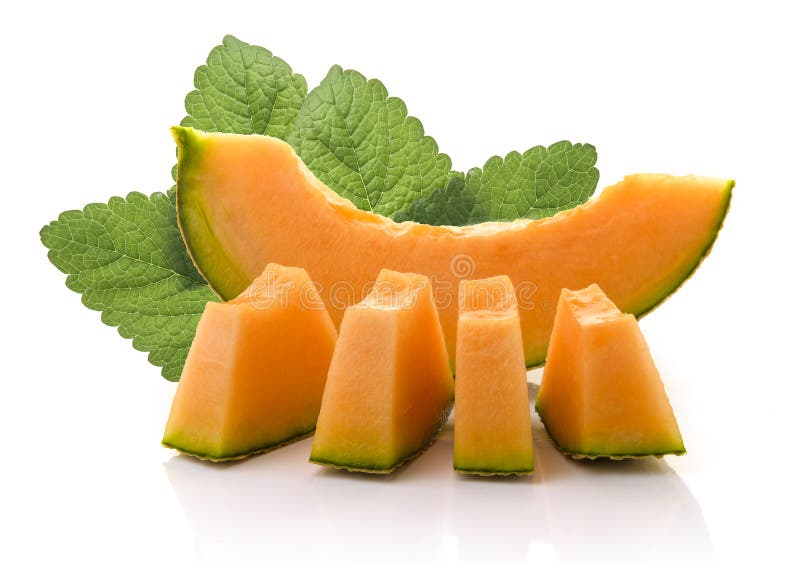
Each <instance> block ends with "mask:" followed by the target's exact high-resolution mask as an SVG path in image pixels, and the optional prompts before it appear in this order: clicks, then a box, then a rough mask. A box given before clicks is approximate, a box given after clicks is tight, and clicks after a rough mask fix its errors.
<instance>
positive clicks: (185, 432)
mask: <svg viewBox="0 0 800 563" xmlns="http://www.w3.org/2000/svg"><path fill="white" fill-rule="evenodd" d="M335 342H336V327H335V326H334V324H333V321H332V320H331V318H330V316H329V315H328V312H327V310H326V309H325V304H324V303H323V302H322V300H321V299H320V297H319V294H318V293H317V291H316V287H315V286H314V285H313V284H312V282H311V279H310V278H309V277H308V274H307V273H306V272H305V270H303V269H301V268H285V267H283V266H279V265H277V264H269V265H267V267H266V269H265V270H264V272H263V273H262V275H261V276H259V277H258V278H256V280H255V281H254V282H253V284H252V285H251V286H250V287H249V288H248V289H247V290H246V291H245V292H243V293H242V294H241V295H240V296H239V297H237V298H236V299H234V300H233V301H230V302H228V303H208V304H207V305H206V308H205V311H204V312H203V315H202V317H201V318H200V323H199V324H198V326H197V334H196V335H195V338H194V341H193V342H192V347H191V349H190V350H189V355H188V357H187V359H186V364H185V365H184V368H183V373H182V374H181V379H180V381H179V383H178V389H177V391H176V393H175V399H174V400H173V403H172V409H171V411H170V414H169V420H168V421H167V427H166V430H165V432H164V439H163V443H164V445H166V446H168V447H171V448H175V449H177V450H180V451H181V452H184V453H187V454H191V455H194V456H196V457H199V458H203V459H209V460H212V461H221V460H226V459H235V458H240V457H244V456H247V455H249V454H252V453H256V452H260V451H265V450H269V449H272V448H275V447H277V446H279V445H282V444H285V443H288V442H290V441H293V440H296V439H299V438H301V437H303V436H305V435H307V434H309V433H310V432H311V431H313V429H314V426H315V424H316V421H317V415H318V413H319V408H320V403H321V401H322V392H323V389H324V387H325V378H326V375H327V371H328V367H329V365H330V360H331V357H332V355H333V349H334V345H335Z"/></svg>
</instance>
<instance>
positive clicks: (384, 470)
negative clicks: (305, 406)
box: [308, 399, 454, 475]
mask: <svg viewBox="0 0 800 563" xmlns="http://www.w3.org/2000/svg"><path fill="white" fill-rule="evenodd" d="M453 404H454V401H453V400H452V399H451V400H450V404H449V405H448V406H447V408H446V409H445V410H444V411H443V412H442V418H441V420H440V421H439V424H437V426H436V428H435V429H434V431H433V432H431V434H430V436H428V439H427V441H426V442H425V445H423V446H422V447H421V448H419V449H418V450H416V451H414V452H412V453H411V455H408V456H406V457H404V458H403V459H401V460H400V461H398V462H397V463H395V464H394V465H391V466H388V467H381V466H377V465H366V464H359V463H357V462H356V463H351V464H350V465H341V464H340V463H339V462H334V461H329V460H326V459H325V458H324V457H321V456H312V457H310V458H309V459H308V461H310V462H311V463H315V464H317V465H321V466H323V467H331V468H333V469H344V470H346V471H349V472H351V473H371V474H375V475H388V474H390V473H394V472H395V471H396V470H398V469H400V468H401V467H402V466H404V465H406V464H408V463H410V462H412V461H414V460H415V459H416V458H418V457H419V456H421V455H422V454H424V453H425V452H427V451H428V449H430V447H431V446H432V445H433V444H434V442H436V439H437V438H438V437H439V434H441V433H442V430H443V429H444V427H445V425H446V424H447V419H448V418H450V413H451V412H452V411H453Z"/></svg>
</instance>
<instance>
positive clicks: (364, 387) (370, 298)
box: [311, 270, 453, 473]
mask: <svg viewBox="0 0 800 563" xmlns="http://www.w3.org/2000/svg"><path fill="white" fill-rule="evenodd" d="M452 399H453V377H452V375H451V373H450V369H449V366H448V356H447V348H446V346H445V342H444V335H443V333H442V328H441V325H440V324H439V315H438V313H437V311H436V308H435V306H434V304H433V294H432V290H431V284H430V280H429V279H428V278H427V277H425V276H421V275H417V274H402V273H398V272H393V271H390V270H383V271H381V273H380V275H379V276H378V279H377V281H376V283H375V285H374V287H373V288H372V290H371V291H370V292H369V293H368V295H367V297H366V298H365V299H364V300H363V301H362V302H361V303H359V304H357V305H354V306H352V307H350V308H348V309H347V312H346V313H345V315H344V319H343V320H342V325H341V329H340V334H339V339H338V341H337V343H336V350H335V351H334V354H333V359H332V361H331V367H330V371H329V372H328V381H327V383H326V385H325V394H324V396H323V399H322V409H321V410H320V414H319V421H318V423H317V431H316V434H315V436H314V443H313V446H312V449H311V461H312V462H315V463H320V464H325V465H332V466H334V467H339V468H345V469H349V470H353V471H366V472H378V473H383V472H389V471H392V470H394V469H395V468H396V467H397V466H398V465H400V464H401V463H403V461H405V460H407V459H409V458H411V457H413V456H414V455H416V454H417V453H419V452H420V451H421V450H423V449H424V448H425V447H426V446H427V445H428V444H429V443H430V442H431V441H432V440H433V439H434V437H435V435H436V433H437V432H438V431H439V429H440V428H441V426H442V424H443V423H444V421H445V420H446V418H447V415H448V414H449V412H450V408H451V406H452Z"/></svg>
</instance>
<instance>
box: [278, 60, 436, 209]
mask: <svg viewBox="0 0 800 563" xmlns="http://www.w3.org/2000/svg"><path fill="white" fill-rule="evenodd" d="M289 142H290V143H291V144H292V146H294V148H295V150H296V151H297V154H299V155H300V157H301V158H302V159H303V161H304V162H305V163H306V165H307V166H308V167H309V168H310V169H311V171H312V172H313V173H314V174H315V175H316V176H317V177H318V178H319V179H320V180H322V181H323V182H324V183H325V184H327V185H328V186H330V187H331V188H332V189H333V190H335V191H336V192H337V193H339V194H340V195H342V196H344V197H346V198H347V199H349V200H350V201H352V202H353V203H354V204H355V205H356V206H357V207H359V208H361V209H365V210H367V211H372V212H374V213H379V214H381V215H386V216H391V215H393V214H394V213H396V212H398V211H401V210H406V209H407V208H408V206H409V205H410V204H411V202H412V201H414V200H415V199H418V198H420V197H425V196H427V195H428V194H429V193H430V192H431V191H433V190H435V189H437V188H442V187H444V186H445V185H446V183H447V178H448V173H449V172H450V167H451V162H450V158H449V157H448V156H447V155H445V154H442V153H440V152H439V148H438V146H437V145H436V141H434V140H433V139H432V138H430V137H427V136H425V132H424V130H423V128H422V124H421V123H420V121H419V120H418V119H417V118H415V117H411V116H409V115H408V112H407V110H406V105H405V104H404V103H403V101H402V100H400V99H399V98H394V97H389V96H388V93H387V91H386V88H385V87H384V86H383V84H381V83H380V82H379V81H378V80H375V79H372V80H367V79H366V78H365V77H364V76H363V75H361V74H359V73H358V72H356V71H354V70H342V68H341V67H340V66H333V67H332V68H331V69H330V71H329V72H328V75H327V76H326V77H325V79H324V80H323V81H322V83H321V84H320V85H319V86H317V87H316V88H314V89H313V90H312V91H311V92H310V93H309V94H308V97H307V98H306V101H305V103H304V104H303V107H302V109H301V110H300V113H299V114H298V116H297V121H296V123H295V126H294V130H293V131H292V133H291V135H290V137H289Z"/></svg>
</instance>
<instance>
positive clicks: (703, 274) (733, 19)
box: [0, 0, 800, 562]
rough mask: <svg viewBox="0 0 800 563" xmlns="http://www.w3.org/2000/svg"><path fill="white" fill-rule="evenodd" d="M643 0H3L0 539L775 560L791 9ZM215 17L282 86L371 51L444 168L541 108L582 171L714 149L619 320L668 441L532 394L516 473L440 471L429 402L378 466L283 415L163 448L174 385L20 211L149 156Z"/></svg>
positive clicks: (522, 556) (798, 201)
mask: <svg viewBox="0 0 800 563" xmlns="http://www.w3.org/2000/svg"><path fill="white" fill-rule="evenodd" d="M23 4H24V5H23ZM644 4H645V3H630V4H625V5H623V4H612V3H609V2H596V3H588V4H585V5H584V4H572V3H564V2H547V3H542V4H534V3H532V2H527V3H520V5H512V4H506V3H504V2H500V1H497V0H495V1H492V2H484V3H480V4H479V5H478V6H475V7H472V6H468V5H466V4H459V3H454V4H451V5H444V4H443V3H439V2H434V1H432V0H429V1H427V2H424V3H420V4H414V3H412V2H391V3H385V4H384V3H379V2H373V3H364V4H362V5H356V4H352V5H351V4H347V3H345V2H327V3H322V4H320V5H319V6H314V5H312V3H310V2H285V3H282V5H280V6H278V5H272V3H269V2H263V1H262V2H258V3H253V4H252V5H250V6H247V5H245V4H239V3H237V2H231V1H225V2H222V1H218V2H213V3H203V2H198V1H195V2H191V3H186V4H184V5H178V4H177V3H173V2H167V1H162V2H159V3H157V4H155V5H147V4H146V3H141V2H137V3H130V4H127V5H124V6H123V5H118V4H117V3H108V4H105V5H104V4H99V5H96V6H93V7H92V6H86V5H83V4H81V3H78V2H63V3H58V4H54V5H40V4H37V3H33V2H27V3H18V4H16V5H14V6H13V7H9V6H8V5H6V6H5V7H3V8H2V9H1V10H2V13H0V42H2V49H1V50H0V53H2V54H0V57H2V66H1V67H0V68H2V79H1V80H2V82H0V112H2V113H0V115H1V116H2V117H1V118H0V127H1V129H0V143H2V150H1V151H0V155H2V157H0V166H1V168H0V170H1V171H2V183H3V190H2V209H3V218H2V221H0V229H2V238H1V239H0V240H2V270H1V271H2V276H0V283H2V296H3V299H4V303H3V305H2V308H1V309H0V310H2V324H1V325H0V326H2V328H0V334H2V340H1V341H2V352H3V355H2V368H1V371H0V373H1V374H2V388H0V417H1V419H0V432H2V435H1V437H2V440H0V452H2V453H1V454H0V455H1V456H2V457H1V458H0V461H2V463H0V520H1V522H0V559H2V560H4V561H9V562H10V561H25V560H31V561H34V560H41V561H56V560H81V561H123V560H125V561H150V560H163V561H171V562H178V561H194V560H200V561H250V560H274V561H294V560H298V561H301V560H319V561H323V560H324V561H338V560H348V561H360V560H373V561H383V560H418V561H456V560H463V561H537V562H546V561H582V560H585V559H587V558H589V557H594V558H595V559H596V560H603V561H604V560H614V561H651V560H682V561H712V560H714V559H715V558H716V559H717V560H720V561H755V560H763V561H788V560H794V561H797V560H798V555H797V545H796V539H797V530H798V524H800V521H799V520H800V518H798V510H797V506H798V504H800V494H798V481H799V480H800V476H799V475H800V474H799V471H800V467H798V461H800V459H799V458H798V450H799V449H800V447H798V438H797V437H798V430H799V429H800V428H799V426H798V408H797V404H798V400H800V396H799V394H798V392H800V369H798V363H797V359H796V353H797V350H798V347H799V344H798V336H800V331H798V328H797V322H798V318H800V317H799V314H800V308H798V297H797V291H798V275H797V271H798V268H797V259H798V251H797V246H796V245H797V243H798V228H797V225H798V219H797V217H798V213H799V211H800V196H799V195H798V191H799V189H800V185H798V184H800V180H798V172H797V169H798V165H799V164H800V162H799V159H800V150H799V149H800V140H799V139H800V137H798V136H799V135H800V110H798V104H800V88H798V82H797V76H798V71H799V70H800V68H799V67H798V62H797V61H798V54H800V40H798V32H797V23H798V17H797V16H795V15H793V14H792V13H790V12H787V11H785V10H784V9H782V8H781V7H780V4H778V3H775V4H771V3H769V2H758V3H752V7H751V8H744V7H738V6H733V5H726V4H725V3H721V4H719V5H709V4H704V3H695V2H689V3H681V2H671V3H665V4H664V5H663V7H661V8H655V7H645V6H644ZM647 4H650V3H647ZM786 5H790V3H788V2H787V3H786ZM384 6H385V7H384ZM523 6H524V7H523ZM226 33H232V34H235V35H237V36H238V37H239V38H241V39H242V40H244V41H248V42H251V43H255V44H259V45H263V46H265V47H267V48H269V49H271V50H272V51H273V52H274V53H275V54H277V55H278V56H280V57H282V58H284V59H285V60H286V61H288V62H289V63H290V64H291V65H292V67H293V69H294V70H295V71H297V72H300V73H302V74H304V75H305V76H306V78H307V80H308V82H309V86H310V87H313V86H315V85H316V84H317V83H318V82H319V80H320V79H321V78H322V77H323V76H324V74H325V72H326V71H327V69H328V67H329V66H330V65H331V64H334V63H338V64H341V65H343V66H345V67H349V68H356V69H358V70H360V71H361V72H363V73H364V74H366V75H367V76H369V77H378V78H380V79H381V80H383V82H384V83H385V84H386V86H387V88H388V89H389V92H390V93H391V94H394V95H398V96H400V97H402V98H403V99H404V100H405V101H406V103H407V105H408V107H409V110H410V113H411V114H413V115H415V116H418V117H420V118H421V119H422V122H423V124H424V125H425V128H426V132H427V133H428V134H430V135H432V136H433V137H434V138H435V139H436V140H437V141H438V143H439V146H440V148H441V149H442V150H443V151H444V152H447V153H448V154H450V155H451V157H452V159H453V163H454V167H455V168H456V169H462V170H463V169H466V168H468V167H471V166H480V165H482V164H483V162H484V161H485V160H486V159H487V158H488V157H489V156H491V155H494V154H505V153H506V152H508V151H509V150H513V149H518V150H524V149H526V148H528V147H529V146H531V145H533V144H540V143H544V144H548V143H551V142H554V141H557V140H560V139H563V138H566V139H570V140H572V141H576V142H578V141H587V142H591V143H593V144H594V145H595V146H597V148H598V151H599V161H598V167H599V168H600V171H601V177H600V186H604V185H607V184H609V183H613V182H615V181H617V180H619V179H620V178H621V177H622V176H623V175H624V174H626V173H631V172H640V171H643V172H669V173H674V174H682V173H699V174H706V175H719V176H725V177H733V178H735V179H736V181H737V187H736V189H735V192H734V197H733V204H732V208H731V211H730V215H729V216H728V220H727V222H726V225H725V228H724V230H723V232H722V233H721V236H720V239H719V241H718V243H717V245H716V247H715V249H714V252H713V253H712V255H711V256H710V257H709V259H708V260H707V261H706V262H705V263H704V264H703V266H702V268H701V269H700V270H699V271H698V273H697V274H696V275H695V276H694V277H693V278H692V279H691V280H690V281H689V282H688V283H687V285H686V286H685V287H684V288H683V289H681V291H680V292H679V293H678V294H676V295H675V296H674V297H672V298H671V299H670V300H669V301H668V302H667V303H665V304H664V305H663V306H662V307H661V308H660V309H658V310H657V311H655V312H654V313H652V314H651V315H650V316H648V317H647V318H646V319H644V320H643V321H642V328H643V330H644V332H645V336H646V337H647V338H648V340H649V343H650V346H651V349H652V352H653V355H654V357H655V360H656V363H657V364H658V365H659V366H660V369H661V371H662V377H663V379H664V381H665V384H666V387H667V390H668V392H669V394H670V396H671V400H672V404H673V406H674V409H675V412H676V415H677V417H678V421H679V423H680V425H681V429H682V431H683V435H684V438H685V441H686V444H687V447H688V450H689V453H688V455H686V456H684V457H681V458H671V459H666V460H663V461H651V462H648V461H644V462H634V463H627V462H626V463H617V464H614V463H601V464H594V465H590V464H582V463H574V462H570V461H567V460H566V459H563V458H562V457H561V456H560V455H559V454H557V453H556V452H555V451H554V450H553V447H552V445H551V444H550V442H549V440H548V438H547V436H546V435H545V434H544V433H543V430H542V427H541V425H540V424H539V423H538V420H537V421H536V423H535V427H534V433H535V442H536V444H535V445H536V456H537V472H536V474H535V477H533V478H532V479H528V480H525V479H522V480H512V481H483V480H475V479H468V478H461V477H458V476H455V475H454V474H453V473H452V470H451V462H452V434H450V433H447V432H446V433H445V435H444V436H443V438H442V439H441V440H440V441H439V442H438V443H437V444H436V445H435V447H434V448H432V449H431V450H430V451H429V452H428V453H426V454H425V455H423V456H422V457H421V458H419V459H418V460H416V461H414V462H413V463H412V464H411V465H409V466H408V467H407V468H405V469H403V470H402V471H400V472H398V473H397V474H396V475H394V476H392V477H388V478H359V477H354V476H350V475H341V474H338V473H333V472H331V471H328V470H324V469H322V468H319V467H317V466H312V465H309V464H307V463H306V462H305V460H306V458H307V456H308V453H309V448H310V441H309V440H306V441H303V442H300V443H297V444H295V445H292V446H290V447H288V448H285V449H283V450H280V451H277V452H275V453H272V454H269V455H264V456H260V457H257V458H254V459H251V460H248V461H246V462H243V463H237V464H233V465H230V466H211V465H208V464H203V463H198V462H193V461H190V460H187V459H184V458H181V457H176V456H175V455H174V454H173V453H172V452H170V451H168V450H166V449H163V448H162V447H161V446H160V445H159V442H160V438H161V432H162V429H163V424H164V422H165V420H166V415H167V411H168V408H169V404H170V401H171V399H172V394H173V392H174V390H175V385H174V384H172V383H169V382H167V381H164V380H162V379H161V377H160V375H159V370H158V368H156V367H154V366H152V365H150V364H148V362H147V358H146V356H145V355H144V354H142V353H139V352H136V351H134V350H133V349H132V348H131V346H130V343H129V342H127V341H125V340H123V339H122V338H120V337H119V336H118V335H117V333H116V331H115V330H114V329H112V328H109V327H107V326H105V325H103V324H102V323H101V322H100V319H99V316H100V315H99V313H97V312H93V311H89V310H88V309H85V308H84V307H83V306H82V305H81V304H80V297H79V296H78V295H77V294H74V293H72V292H70V291H69V290H68V289H66V287H65V286H64V276H63V275H62V274H61V273H60V272H58V271H57V270H56V269H55V268H53V267H52V266H51V265H50V264H49V262H48V261H47V259H46V256H45V254H46V253H45V249H44V248H43V247H42V246H41V244H40V243H39V240H38V231H39V229H40V228H41V226H42V225H44V224H45V223H46V222H48V221H50V220H52V219H55V218H56V217H57V215H58V213H59V212H61V211H62V210H65V209H74V208H79V207H81V206H83V205H84V204H86V203H89V202H94V201H106V200H107V199H108V198H109V197H110V196H113V195H124V194H126V193H127V192H128V191H131V190H134V189H136V190H140V191H144V192H147V193H149V192H152V191H158V190H164V189H166V188H168V187H169V186H170V185H171V183H170V182H171V179H170V168H171V166H172V164H173V160H174V152H175V151H174V146H173V143H172V140H171V138H170V135H169V131H168V127H169V126H170V125H173V124H176V123H178V121H179V120H180V119H181V117H182V116H183V115H184V110H183V98H184V95H185V94H186V93H187V92H188V91H189V90H191V89H192V79H193V72H194V69H195V68H196V67H197V66H198V65H200V64H202V63H203V62H204V61H205V57H206V55H207V53H208V52H209V51H210V49H211V48H212V47H213V46H214V45H216V44H218V43H219V42H220V41H221V39H222V37H223V35H224V34H226ZM298 221H302V217H298ZM539 377H540V375H539V374H538V373H537V372H534V373H532V374H531V379H532V381H537V380H538V378H539ZM678 558H680V559H678Z"/></svg>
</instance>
